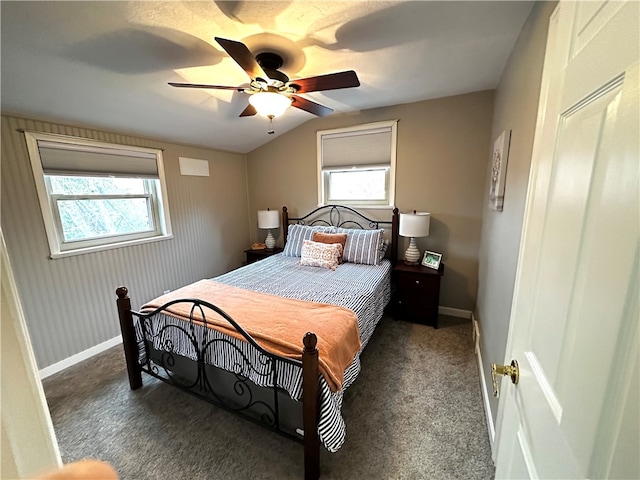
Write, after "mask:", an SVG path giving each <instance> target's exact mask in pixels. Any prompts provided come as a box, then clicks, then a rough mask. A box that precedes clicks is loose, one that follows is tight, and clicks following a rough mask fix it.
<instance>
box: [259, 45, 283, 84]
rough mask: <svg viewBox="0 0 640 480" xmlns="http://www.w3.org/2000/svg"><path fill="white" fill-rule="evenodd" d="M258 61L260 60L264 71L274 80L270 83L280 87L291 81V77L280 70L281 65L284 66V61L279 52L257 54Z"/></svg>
mask: <svg viewBox="0 0 640 480" xmlns="http://www.w3.org/2000/svg"><path fill="white" fill-rule="evenodd" d="M256 62H258V65H260V66H261V67H262V70H264V73H266V74H267V75H269V80H272V82H270V83H272V84H273V85H274V86H277V87H280V86H282V85H284V84H286V83H287V82H288V81H289V77H287V76H286V75H285V74H284V73H282V72H281V71H279V70H278V69H279V68H280V67H282V65H283V64H284V61H283V60H282V57H281V56H280V55H278V54H277V53H273V52H262V53H259V54H258V55H256Z"/></svg>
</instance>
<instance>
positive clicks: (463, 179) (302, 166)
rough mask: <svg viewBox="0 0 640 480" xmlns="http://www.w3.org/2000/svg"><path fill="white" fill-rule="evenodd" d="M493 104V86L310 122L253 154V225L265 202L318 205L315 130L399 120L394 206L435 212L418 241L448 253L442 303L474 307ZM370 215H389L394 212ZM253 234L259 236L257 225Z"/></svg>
mask: <svg viewBox="0 0 640 480" xmlns="http://www.w3.org/2000/svg"><path fill="white" fill-rule="evenodd" d="M492 105H493V92H492V91H484V92H476V93H470V94H466V95H458V96H454V97H447V98H440V99H436V100H428V101H423V102H417V103H411V104H406V105H396V106H392V107H385V108H377V109H373V110H366V111H363V112H358V113H354V114H348V115H331V116H328V117H324V118H318V119H314V120H312V121H309V122H307V123H305V124H304V125H301V126H300V127H298V128H296V129H295V130H292V131H290V132H287V133H286V134H284V135H282V136H281V137H279V138H277V139H275V140H273V141H272V142H270V143H268V144H267V145H265V146H263V147H261V148H258V149H256V150H254V151H252V152H251V153H249V155H248V157H247V169H248V184H249V208H250V215H251V221H252V225H255V224H256V219H255V217H256V211H257V210H260V209H265V208H267V207H269V208H272V209H273V208H281V206H282V205H286V206H287V207H288V208H289V210H290V211H291V212H292V214H293V215H302V214H304V213H307V212H308V211H310V210H311V209H313V208H315V207H316V206H317V199H318V192H317V174H316V169H317V159H316V131H318V130H326V129H332V128H340V127H347V126H352V125H359V124H363V123H369V122H376V121H382V120H392V119H398V120H399V122H398V149H397V173H396V202H395V203H396V206H397V207H398V208H399V209H400V211H401V212H408V211H411V210H422V211H428V212H431V232H430V234H429V237H426V238H421V239H418V247H419V248H420V250H421V251H422V250H424V249H429V250H434V251H437V252H440V253H442V254H443V261H444V262H445V264H446V271H445V275H444V277H443V280H442V290H441V294H440V305H442V306H446V307H453V308H460V309H467V310H471V309H472V308H473V306H474V304H475V299H476V291H477V286H478V285H477V273H478V272H477V269H478V260H477V257H478V246H479V244H480V229H481V217H482V201H483V196H484V182H483V180H484V173H485V171H486V164H487V161H488V155H489V137H490V131H491V130H490V129H491V116H492ZM371 216H374V217H375V218H380V219H381V218H383V217H386V218H387V219H388V218H390V211H388V210H386V211H384V212H379V211H377V212H371ZM279 233H280V232H279ZM251 234H252V235H253V241H256V239H257V238H258V234H259V232H258V230H257V229H256V228H252V229H251ZM260 235H262V233H261V232H260ZM281 237H282V236H281V235H280V238H279V239H278V242H279V243H281V242H282V238H281ZM403 241H404V240H403ZM400 247H401V251H402V252H404V249H405V248H406V245H405V244H402V243H401V246H400Z"/></svg>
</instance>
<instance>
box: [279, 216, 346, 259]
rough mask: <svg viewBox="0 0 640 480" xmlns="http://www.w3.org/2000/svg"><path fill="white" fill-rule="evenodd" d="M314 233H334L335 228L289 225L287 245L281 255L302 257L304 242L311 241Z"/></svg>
mask: <svg viewBox="0 0 640 480" xmlns="http://www.w3.org/2000/svg"><path fill="white" fill-rule="evenodd" d="M315 232H324V233H335V232H336V227H331V226H317V227H312V226H309V225H298V224H297V223H296V224H292V225H289V230H288V233H287V243H286V245H285V246H284V250H283V251H282V255H284V256H285V257H299V256H301V255H302V245H303V242H304V241H305V240H313V234H314V233H315Z"/></svg>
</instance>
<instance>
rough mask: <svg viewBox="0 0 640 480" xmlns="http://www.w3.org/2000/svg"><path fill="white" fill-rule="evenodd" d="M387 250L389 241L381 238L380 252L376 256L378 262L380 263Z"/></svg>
mask: <svg viewBox="0 0 640 480" xmlns="http://www.w3.org/2000/svg"><path fill="white" fill-rule="evenodd" d="M387 248H389V240H387V239H386V238H383V239H382V241H381V242H380V251H379V255H378V260H379V261H380V262H381V261H382V259H383V258H384V256H385V254H386V253H387Z"/></svg>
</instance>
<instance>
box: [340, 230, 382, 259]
mask: <svg viewBox="0 0 640 480" xmlns="http://www.w3.org/2000/svg"><path fill="white" fill-rule="evenodd" d="M338 233H347V243H346V244H345V246H344V254H343V259H344V261H345V262H351V263H361V264H364V265H379V264H380V253H379V252H380V244H381V243H382V234H383V233H384V230H383V229H378V230H357V229H345V228H339V229H338Z"/></svg>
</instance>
